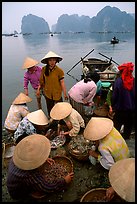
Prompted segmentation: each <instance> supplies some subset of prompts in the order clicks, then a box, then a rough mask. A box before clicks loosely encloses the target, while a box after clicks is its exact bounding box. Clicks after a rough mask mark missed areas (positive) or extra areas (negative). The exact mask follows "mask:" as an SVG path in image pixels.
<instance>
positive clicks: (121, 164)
mask: <svg viewBox="0 0 137 204" xmlns="http://www.w3.org/2000/svg"><path fill="white" fill-rule="evenodd" d="M109 181H110V183H111V186H112V187H113V189H114V190H115V191H116V193H117V194H118V195H119V196H120V197H121V198H123V199H124V200H126V201H128V202H135V158H127V159H122V160H119V161H117V162H116V163H115V164H114V165H112V167H111V168H110V170H109Z"/></svg>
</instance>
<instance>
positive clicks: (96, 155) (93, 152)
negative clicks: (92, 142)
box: [89, 149, 99, 159]
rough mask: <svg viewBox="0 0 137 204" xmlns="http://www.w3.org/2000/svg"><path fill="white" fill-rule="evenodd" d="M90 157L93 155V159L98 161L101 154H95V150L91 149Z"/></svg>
mask: <svg viewBox="0 0 137 204" xmlns="http://www.w3.org/2000/svg"><path fill="white" fill-rule="evenodd" d="M89 155H91V156H92V157H95V158H96V159H97V158H98V155H99V154H98V153H97V152H95V151H94V150H92V149H90V150H89Z"/></svg>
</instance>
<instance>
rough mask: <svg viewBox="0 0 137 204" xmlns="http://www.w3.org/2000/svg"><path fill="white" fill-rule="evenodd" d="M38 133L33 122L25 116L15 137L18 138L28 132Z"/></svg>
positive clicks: (29, 133)
mask: <svg viewBox="0 0 137 204" xmlns="http://www.w3.org/2000/svg"><path fill="white" fill-rule="evenodd" d="M35 133H36V128H35V127H34V126H33V124H32V123H31V122H30V121H29V120H28V119H27V117H24V118H23V119H22V121H20V123H19V125H18V128H17V130H16V131H15V133H14V138H15V139H16V140H17V139H18V138H19V137H20V136H22V135H24V134H26V135H31V134H35Z"/></svg>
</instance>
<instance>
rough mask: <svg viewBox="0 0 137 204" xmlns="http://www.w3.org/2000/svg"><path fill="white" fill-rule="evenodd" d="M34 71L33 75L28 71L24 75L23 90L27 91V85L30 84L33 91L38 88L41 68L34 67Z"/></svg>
mask: <svg viewBox="0 0 137 204" xmlns="http://www.w3.org/2000/svg"><path fill="white" fill-rule="evenodd" d="M35 68H36V71H35V72H34V73H32V74H31V73H30V72H29V71H28V70H27V71H26V72H25V74H24V89H28V84H29V82H30V84H31V86H32V87H33V89H37V88H38V86H39V84H40V83H39V78H40V74H41V67H39V66H35Z"/></svg>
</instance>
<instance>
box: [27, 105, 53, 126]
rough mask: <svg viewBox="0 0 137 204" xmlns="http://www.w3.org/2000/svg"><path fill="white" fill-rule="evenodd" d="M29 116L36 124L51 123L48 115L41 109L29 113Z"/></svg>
mask: <svg viewBox="0 0 137 204" xmlns="http://www.w3.org/2000/svg"><path fill="white" fill-rule="evenodd" d="M27 118H28V120H29V121H30V122H32V123H34V124H36V125H47V124H48V123H49V120H48V118H47V116H46V115H45V113H44V112H43V111H42V110H41V109H39V110H36V111H33V112H31V113H28V114H27Z"/></svg>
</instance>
